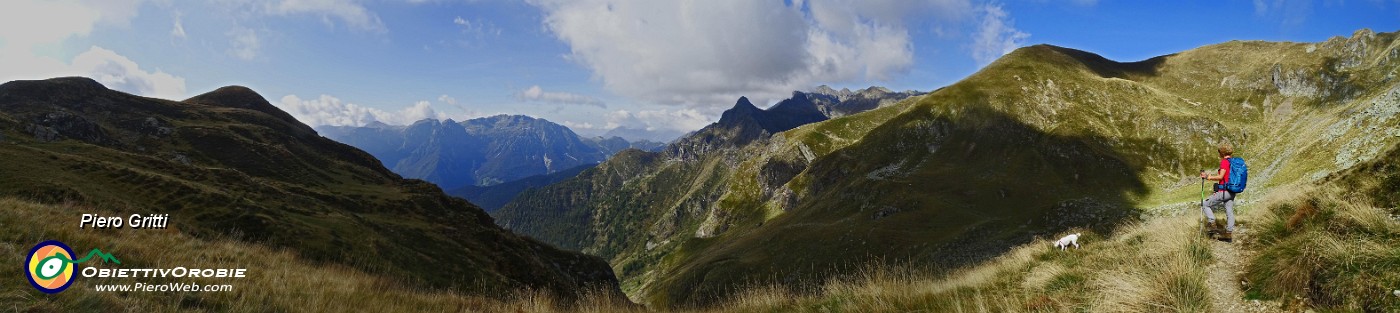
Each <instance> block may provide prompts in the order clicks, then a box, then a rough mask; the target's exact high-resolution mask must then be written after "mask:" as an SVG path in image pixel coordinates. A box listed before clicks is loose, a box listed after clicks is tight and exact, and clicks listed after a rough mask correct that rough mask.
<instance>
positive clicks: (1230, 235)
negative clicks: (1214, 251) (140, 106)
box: [1220, 230, 1235, 242]
mask: <svg viewBox="0 0 1400 313" xmlns="http://www.w3.org/2000/svg"><path fill="white" fill-rule="evenodd" d="M1220 241H1224V242H1235V232H1232V231H1228V230H1226V231H1222V232H1220Z"/></svg>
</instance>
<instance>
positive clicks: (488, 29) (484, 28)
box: [452, 16, 501, 37]
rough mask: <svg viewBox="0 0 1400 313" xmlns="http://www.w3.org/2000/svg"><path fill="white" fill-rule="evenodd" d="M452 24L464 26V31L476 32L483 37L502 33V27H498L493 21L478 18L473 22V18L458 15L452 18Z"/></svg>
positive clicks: (468, 32)
mask: <svg viewBox="0 0 1400 313" xmlns="http://www.w3.org/2000/svg"><path fill="white" fill-rule="evenodd" d="M452 24H457V26H460V27H462V33H466V34H474V35H476V36H477V37H483V36H486V35H492V36H500V35H501V28H500V27H496V24H495V23H491V21H483V20H477V21H475V22H473V21H471V20H468V19H465V18H462V17H461V16H458V17H457V18H454V19H452Z"/></svg>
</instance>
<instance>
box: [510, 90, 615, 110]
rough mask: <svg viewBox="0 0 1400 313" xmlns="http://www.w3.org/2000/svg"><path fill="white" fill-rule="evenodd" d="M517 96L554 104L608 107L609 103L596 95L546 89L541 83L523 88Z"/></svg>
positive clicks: (522, 98) (527, 99)
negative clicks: (590, 95)
mask: <svg viewBox="0 0 1400 313" xmlns="http://www.w3.org/2000/svg"><path fill="white" fill-rule="evenodd" d="M516 97H517V98H519V99H521V100H526V101H538V102H546V103H554V104H577V105H587V106H595V107H599V108H606V107H607V105H606V104H604V103H603V100H598V99H597V98H594V97H589V96H585V95H580V94H574V93H568V92H557V91H545V90H544V88H540V85H534V86H530V88H525V90H521V91H520V92H519V93H516Z"/></svg>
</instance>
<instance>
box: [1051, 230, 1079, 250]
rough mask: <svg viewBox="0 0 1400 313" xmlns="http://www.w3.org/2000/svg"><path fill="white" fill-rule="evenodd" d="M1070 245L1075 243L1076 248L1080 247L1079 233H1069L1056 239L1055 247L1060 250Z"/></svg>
mask: <svg viewBox="0 0 1400 313" xmlns="http://www.w3.org/2000/svg"><path fill="white" fill-rule="evenodd" d="M1070 245H1074V248H1075V249H1079V233H1073V234H1069V235H1066V236H1065V237H1064V238H1060V240H1056V241H1055V247H1056V248H1060V250H1064V249H1065V248H1069V246H1070Z"/></svg>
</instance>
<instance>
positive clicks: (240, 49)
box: [228, 28, 262, 60]
mask: <svg viewBox="0 0 1400 313" xmlns="http://www.w3.org/2000/svg"><path fill="white" fill-rule="evenodd" d="M228 36H229V41H230V43H231V44H230V45H229V50H228V53H229V54H230V55H233V56H234V57H237V58H239V59H243V60H252V59H253V58H256V57H258V51H259V50H260V49H261V46H262V45H261V44H260V43H259V41H258V33H257V32H255V31H253V30H252V29H247V28H234V29H233V30H230V31H229V32H228Z"/></svg>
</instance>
